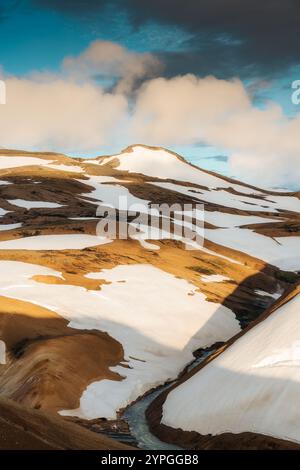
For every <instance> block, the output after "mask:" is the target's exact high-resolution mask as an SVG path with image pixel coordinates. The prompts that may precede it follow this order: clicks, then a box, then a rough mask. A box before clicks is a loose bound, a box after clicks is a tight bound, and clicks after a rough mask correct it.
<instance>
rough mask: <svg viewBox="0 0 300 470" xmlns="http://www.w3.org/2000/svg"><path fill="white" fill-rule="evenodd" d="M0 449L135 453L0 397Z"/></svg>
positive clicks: (112, 441) (58, 418)
mask: <svg viewBox="0 0 300 470" xmlns="http://www.w3.org/2000/svg"><path fill="white" fill-rule="evenodd" d="M0 450H98V451H99V450H123V451H124V450H134V448H133V447H131V446H127V445H125V444H121V443H119V442H117V441H115V440H113V439H109V438H108V437H106V436H103V435H101V434H96V433H94V432H91V431H89V430H87V429H84V428H83V427H81V426H78V425H77V424H74V423H71V422H67V421H65V420H63V419H62V418H60V417H59V416H58V415H55V414H53V413H44V412H42V411H37V410H30V409H29V408H25V407H24V406H21V405H19V404H18V403H15V402H14V401H12V400H8V399H6V398H3V397H0Z"/></svg>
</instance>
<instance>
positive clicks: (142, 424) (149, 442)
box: [122, 348, 216, 450]
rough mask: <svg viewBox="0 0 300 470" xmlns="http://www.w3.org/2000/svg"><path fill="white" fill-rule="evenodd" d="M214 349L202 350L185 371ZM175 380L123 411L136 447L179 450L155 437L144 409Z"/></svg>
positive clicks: (202, 359)
mask: <svg viewBox="0 0 300 470" xmlns="http://www.w3.org/2000/svg"><path fill="white" fill-rule="evenodd" d="M215 350H216V349H215V348H214V349H210V350H206V351H203V353H202V354H201V356H199V357H197V358H196V359H195V360H194V361H193V362H192V363H191V364H190V365H189V366H188V367H187V371H190V370H192V369H193V368H194V367H196V366H197V365H198V364H200V363H201V362H203V361H204V359H206V358H207V357H208V356H210V355H211V354H212V353H213V352H214V351H215ZM175 382H176V380H174V381H173V382H171V383H169V384H167V385H162V386H160V387H158V388H156V389H155V390H154V391H153V392H151V393H149V394H148V395H145V397H143V398H141V399H140V400H138V401H137V402H136V403H134V404H133V405H131V406H129V407H128V408H127V409H126V411H125V412H124V414H123V416H122V418H123V419H124V420H125V421H126V422H127V423H128V426H129V428H130V431H131V434H132V436H133V437H134V438H135V439H136V441H137V443H138V447H139V448H140V449H145V450H178V449H179V450H180V449H181V447H178V446H176V445H173V444H168V443H167V442H163V441H161V440H160V439H158V437H156V436H155V435H154V434H152V432H151V431H150V429H149V426H148V422H147V419H146V415H145V412H146V409H147V408H148V406H149V405H150V403H151V402H152V401H153V400H155V398H156V397H157V396H158V395H160V394H161V393H162V392H163V391H164V390H166V389H167V388H169V387H171V385H173V384H174V383H175Z"/></svg>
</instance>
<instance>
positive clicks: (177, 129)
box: [132, 75, 300, 186]
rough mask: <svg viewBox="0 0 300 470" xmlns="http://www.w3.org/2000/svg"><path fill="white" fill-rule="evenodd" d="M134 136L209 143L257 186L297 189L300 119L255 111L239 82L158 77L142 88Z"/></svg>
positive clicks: (270, 109)
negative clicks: (283, 185) (225, 155)
mask: <svg viewBox="0 0 300 470" xmlns="http://www.w3.org/2000/svg"><path fill="white" fill-rule="evenodd" d="M132 134H133V135H134V134H136V135H138V136H139V139H140V140H142V141H145V142H149V143H156V144H160V145H174V144H193V143H196V142H200V141H202V142H206V143H207V144H210V145H215V146H218V147H222V148H224V149H225V150H227V152H228V153H229V155H230V156H231V157H230V159H229V163H230V165H231V169H232V173H233V174H235V175H238V176H240V177H241V178H243V179H247V180H248V181H252V182H256V183H258V184H267V185H274V184H289V185H294V186H296V185H298V186H299V181H300V164H299V161H300V139H299V135H300V115H299V114H298V116H296V117H295V118H293V119H288V118H287V117H286V116H285V115H284V113H283V111H282V109H281V108H280V106H278V105H276V104H274V103H270V104H268V106H267V107H266V108H265V109H258V108H256V107H255V106H254V105H253V103H252V102H251V100H250V98H249V96H248V94H247V92H246V89H245V87H244V85H243V84H242V83H241V81H239V80H233V81H225V80H218V79H216V78H214V77H206V78H202V79H200V78H197V77H195V76H193V75H185V76H180V77H175V78H171V79H165V78H157V79H154V80H151V81H149V82H146V83H145V84H144V85H143V86H142V87H141V89H140V91H139V94H138V97H137V101H136V106H135V113H134V116H133V119H132Z"/></svg>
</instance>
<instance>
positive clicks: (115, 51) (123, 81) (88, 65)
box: [63, 41, 162, 93]
mask: <svg viewBox="0 0 300 470" xmlns="http://www.w3.org/2000/svg"><path fill="white" fill-rule="evenodd" d="M161 68H162V64H161V63H160V61H159V60H158V59H157V58H156V57H155V56H154V55H153V54H150V53H136V52H132V51H129V50H128V49H126V48H125V47H123V46H121V45H119V44H116V43H114V42H110V41H94V42H92V43H91V44H90V46H89V47H88V48H87V49H86V50H85V51H83V53H82V54H80V55H78V56H76V57H66V58H65V60H64V61H63V70H64V71H65V72H67V73H68V74H70V75H71V76H72V77H74V76H76V77H79V78H87V77H88V78H90V77H93V76H97V75H99V76H100V77H103V78H108V79H111V78H114V79H115V80H116V81H117V85H116V91H117V92H118V93H127V92H130V91H131V90H132V88H133V87H134V86H135V84H136V83H137V82H139V80H141V79H144V78H145V77H151V76H154V75H156V74H157V73H158V71H159V70H160V69H161Z"/></svg>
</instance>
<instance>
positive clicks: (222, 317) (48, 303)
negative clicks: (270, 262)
mask: <svg viewBox="0 0 300 470" xmlns="http://www.w3.org/2000/svg"><path fill="white" fill-rule="evenodd" d="M37 274H40V275H43V274H44V275H50V274H51V275H52V276H60V273H57V272H56V271H52V270H51V269H48V268H44V267H42V266H37V265H32V264H27V263H21V262H16V261H0V295H4V296H6V297H11V298H15V299H19V300H24V301H29V302H33V303H35V304H38V305H41V306H43V307H46V308H49V309H51V310H53V311H55V312H57V313H58V314H60V315H62V316H63V317H64V318H66V319H67V320H69V321H70V323H69V326H70V327H73V328H83V329H98V330H101V331H105V332H107V333H108V334H109V335H111V336H112V337H113V338H115V339H116V340H117V341H119V342H120V343H121V344H122V346H123V348H124V355H125V360H126V361H128V362H127V364H128V365H129V366H130V368H125V367H122V365H119V366H118V367H115V368H114V369H113V370H114V371H116V372H118V373H119V374H120V375H121V376H122V377H124V379H123V380H122V381H120V382H116V381H111V380H102V381H98V382H94V383H92V384H91V385H89V386H88V388H87V389H86V391H85V392H84V393H83V396H82V397H81V401H80V409H78V410H69V411H65V412H64V414H74V415H78V416H83V417H85V418H96V417H106V418H115V417H116V411H117V410H118V409H120V408H122V407H124V406H126V405H127V404H128V403H130V402H132V401H134V400H135V399H136V398H137V397H138V396H140V395H142V394H143V393H144V392H146V391H147V390H149V389H151V388H152V387H154V386H156V385H159V384H161V383H164V382H165V381H166V380H168V379H173V378H175V377H176V376H177V374H178V373H179V372H180V371H181V370H182V369H183V368H184V366H185V365H186V364H187V363H189V362H190V361H191V360H192V359H193V354H192V352H193V351H194V350H195V349H197V348H199V347H206V346H209V345H211V344H213V343H215V342H216V341H224V340H226V339H228V338H230V337H231V336H233V335H234V334H235V333H237V332H238V331H239V330H240V326H239V323H238V321H237V320H236V318H235V315H234V314H233V312H232V311H231V310H229V309H228V308H226V307H224V306H222V305H219V304H216V303H213V302H208V301H207V300H206V298H205V296H204V295H203V294H201V293H200V292H197V288H196V287H195V286H194V285H192V284H190V283H189V282H187V281H185V280H183V279H178V278H176V277H175V276H172V275H171V274H168V273H166V272H164V271H162V270H160V269H158V268H155V267H154V266H152V265H141V264H138V265H119V266H116V267H114V268H112V269H104V270H102V271H100V272H97V273H91V274H89V275H88V276H87V277H89V278H92V279H104V280H106V281H108V282H109V284H104V285H102V286H101V290H100V291H92V290H86V289H84V288H83V287H79V286H72V285H58V284H43V283H41V282H35V281H33V280H32V279H31V278H32V276H34V275H37ZM190 294H192V295H190ZM99 353H100V354H101V352H99ZM75 363H76V358H74V364H75Z"/></svg>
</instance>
